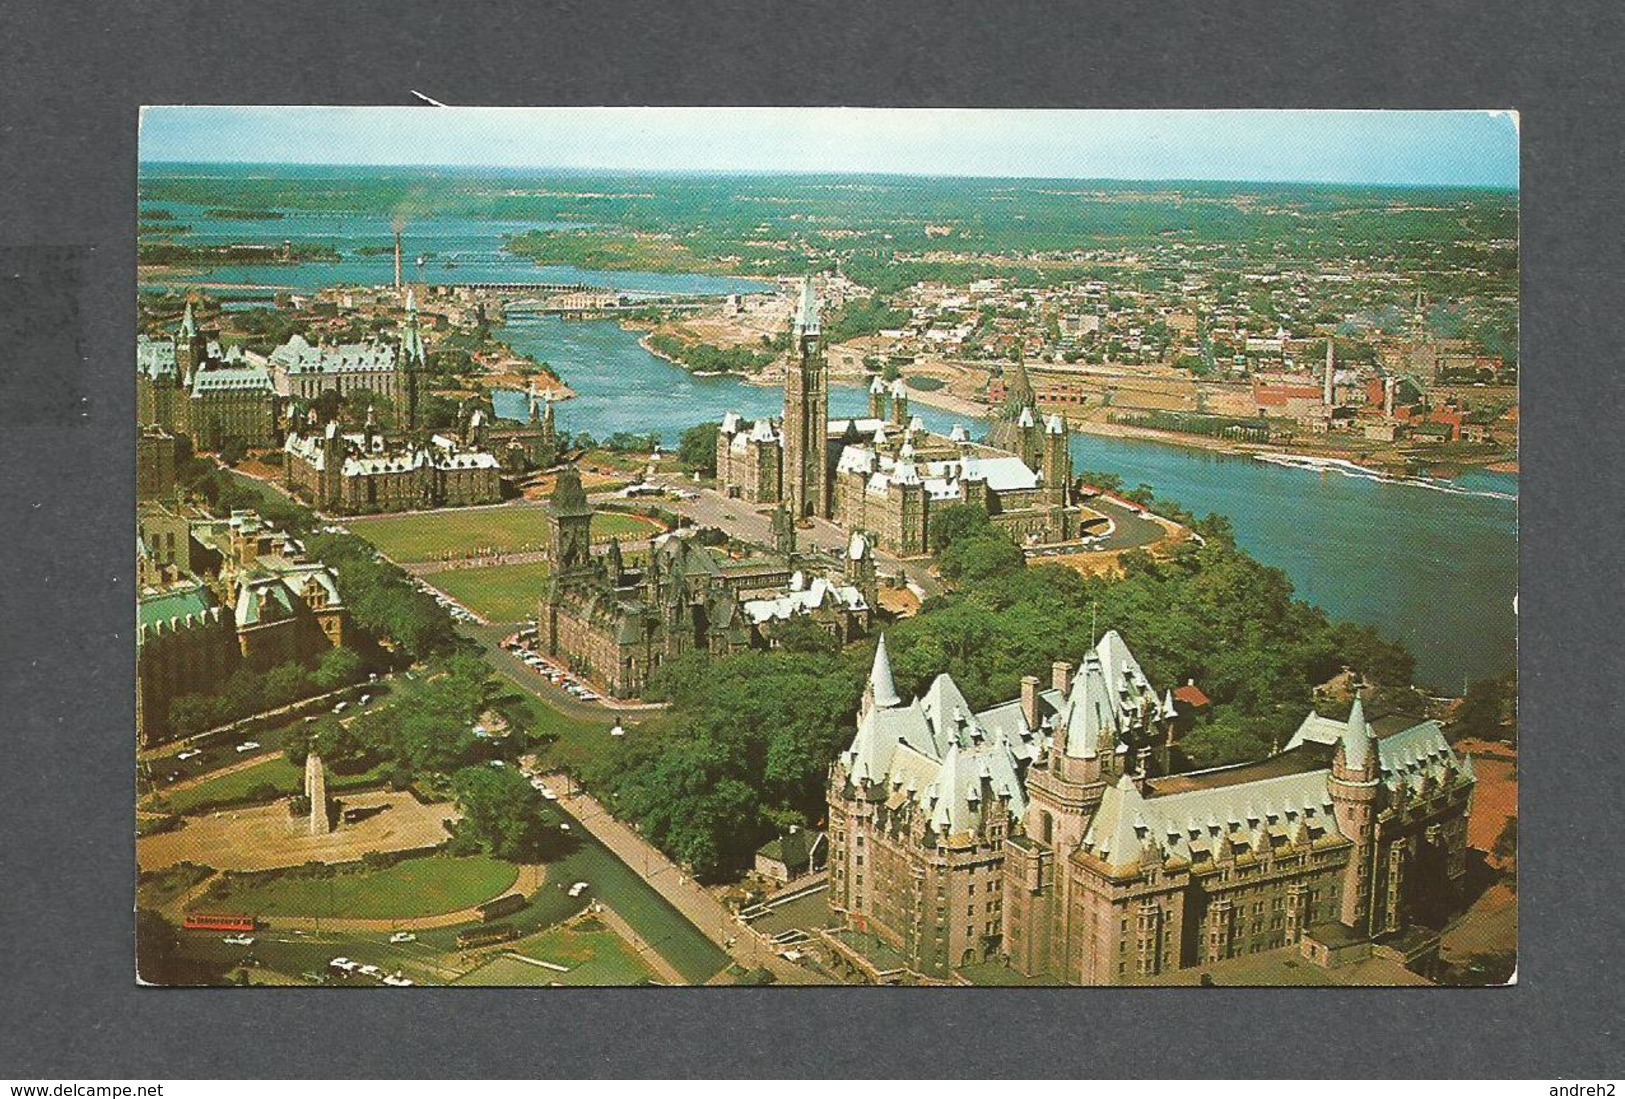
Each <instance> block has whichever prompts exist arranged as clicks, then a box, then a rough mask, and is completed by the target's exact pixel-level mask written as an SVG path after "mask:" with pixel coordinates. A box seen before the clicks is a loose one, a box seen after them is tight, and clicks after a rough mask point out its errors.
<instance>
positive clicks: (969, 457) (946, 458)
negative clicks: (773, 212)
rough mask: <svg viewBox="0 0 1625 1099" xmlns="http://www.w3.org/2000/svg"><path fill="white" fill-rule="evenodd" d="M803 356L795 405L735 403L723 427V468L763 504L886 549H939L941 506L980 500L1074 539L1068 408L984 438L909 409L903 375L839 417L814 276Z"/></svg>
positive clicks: (798, 328) (1038, 529) (1076, 516)
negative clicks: (1006, 438) (772, 412)
mask: <svg viewBox="0 0 1625 1099" xmlns="http://www.w3.org/2000/svg"><path fill="white" fill-rule="evenodd" d="M794 346H795V353H794V359H793V361H792V362H791V363H790V366H789V368H788V370H787V371H786V374H785V391H784V416H783V420H782V421H781V422H780V423H778V424H775V423H774V422H773V421H771V420H766V419H763V420H757V421H755V422H754V423H752V424H748V425H747V424H746V422H745V421H744V420H743V419H742V418H741V417H739V416H738V415H737V414H735V413H729V414H728V415H727V416H726V417H724V419H723V423H722V430H721V431H720V432H719V433H718V436H717V452H716V459H717V479H718V483H719V484H720V485H721V486H722V487H723V490H724V491H726V492H728V493H730V494H733V495H737V496H739V497H740V498H742V499H744V500H746V501H748V502H750V503H754V504H776V503H781V502H782V503H785V504H786V505H787V506H788V507H789V508H790V510H791V512H792V514H793V515H795V516H796V517H797V518H798V519H799V518H801V517H805V516H818V517H821V518H825V519H831V520H833V521H834V522H835V523H836V524H837V525H839V526H841V527H842V528H844V529H846V530H865V531H870V532H872V534H873V537H874V539H875V543H876V545H877V547H878V548H881V549H886V550H890V551H891V552H893V553H897V554H900V555H904V556H912V555H919V554H924V553H927V552H929V549H930V530H931V522H932V518H933V516H934V515H936V514H938V513H940V512H941V510H942V509H943V508H945V507H947V506H949V505H950V504H964V503H969V504H976V505H979V506H981V507H982V508H984V509H985V510H986V511H987V512H988V514H989V515H990V516H991V517H992V519H993V522H994V523H995V524H996V525H998V526H999V527H1001V528H1003V529H1004V530H1006V531H1008V532H1009V533H1010V535H1011V536H1012V537H1013V538H1014V539H1015V540H1016V541H1017V542H1020V543H1024V544H1032V543H1037V542H1062V541H1067V540H1069V539H1071V538H1074V537H1076V536H1077V535H1078V533H1079V529H1078V528H1079V524H1080V521H1081V516H1082V510H1081V509H1080V508H1079V507H1078V506H1077V503H1076V500H1075V498H1074V491H1073V483H1072V482H1073V472H1072V456H1071V448H1070V444H1071V432H1070V429H1069V428H1068V426H1067V424H1066V422H1065V420H1064V419H1063V418H1062V417H1060V416H1058V415H1057V416H1051V417H1049V418H1048V419H1047V420H1045V421H1044V422H1043V424H1042V425H1040V423H1039V421H1038V419H1037V418H1036V416H1035V414H1034V412H1033V410H1032V408H1031V407H1030V406H1029V407H1026V408H1025V409H1023V410H1022V412H1021V415H1020V419H1019V425H1018V426H1017V427H1015V428H1014V429H1012V431H1010V432H1008V433H1007V434H1009V435H1010V438H1011V440H1012V443H1013V445H1011V446H1007V447H998V446H983V445H978V444H976V443H973V442H972V441H971V439H970V436H969V434H968V433H967V432H966V431H965V430H964V429H963V428H959V427H956V428H955V429H954V430H953V432H952V434H950V435H949V436H941V435H935V434H932V433H930V432H928V431H926V430H925V426H924V424H923V423H922V422H921V421H920V419H919V417H917V416H910V415H909V411H908V391H907V388H906V387H905V386H904V385H903V382H902V380H901V379H898V380H897V381H895V382H893V383H892V385H891V386H890V387H889V388H888V387H887V386H886V385H885V384H884V383H883V382H882V381H881V380H880V379H879V378H878V377H877V378H875V380H874V382H873V383H872V384H871V386H870V409H869V412H870V415H869V416H868V417H865V418H858V419H840V420H831V419H830V418H829V382H828V374H827V370H826V368H825V361H824V349H823V344H822V337H821V335H820V325H819V320H818V309H817V303H816V300H815V298H814V296H813V291H812V283H811V281H810V280H809V281H807V282H805V283H804V284H803V286H802V298H801V306H800V309H799V310H798V312H797V316H796V321H795V328H794Z"/></svg>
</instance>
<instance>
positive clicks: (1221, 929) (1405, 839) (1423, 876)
mask: <svg viewBox="0 0 1625 1099" xmlns="http://www.w3.org/2000/svg"><path fill="white" fill-rule="evenodd" d="M1174 720H1175V710H1174V702H1173V698H1172V695H1171V694H1169V693H1164V694H1163V696H1162V698H1161V699H1160V700H1159V698H1158V693H1157V691H1156V690H1155V689H1154V688H1153V687H1152V685H1151V684H1150V683H1149V682H1148V681H1147V679H1146V677H1145V674H1144V672H1143V671H1142V670H1141V669H1140V666H1139V664H1138V662H1137V661H1136V660H1135V659H1134V657H1133V654H1132V653H1131V652H1130V651H1129V649H1128V646H1127V645H1126V644H1125V643H1124V642H1123V640H1122V638H1121V637H1120V636H1119V635H1118V634H1117V633H1116V632H1115V631H1113V632H1109V633H1107V634H1106V635H1105V636H1104V637H1103V638H1101V640H1100V641H1099V643H1098V644H1097V645H1096V646H1095V647H1094V648H1093V649H1091V650H1090V651H1089V652H1087V653H1086V654H1085V656H1084V660H1083V663H1082V665H1081V666H1080V667H1078V668H1077V669H1076V670H1074V669H1073V668H1072V667H1071V666H1070V665H1067V664H1057V665H1056V666H1055V667H1054V668H1053V669H1052V675H1051V682H1050V685H1049V686H1048V688H1047V689H1040V681H1039V679H1038V678H1037V677H1036V676H1028V677H1026V679H1024V680H1023V682H1022V690H1021V696H1020V697H1019V698H1016V699H1012V700H1010V701H1008V702H1005V703H1001V704H999V705H997V706H993V707H991V708H989V709H986V710H983V711H980V712H973V711H972V709H971V707H970V706H969V705H968V704H967V703H966V701H965V698H964V696H963V695H962V694H961V693H960V691H959V689H958V688H957V687H956V686H955V684H954V682H953V680H952V679H951V678H950V677H949V676H946V675H942V676H938V677H937V679H936V680H935V681H934V682H933V683H932V684H931V685H930V687H929V688H927V690H926V692H925V693H924V694H923V695H922V696H920V697H919V698H914V699H908V700H905V699H904V698H903V696H902V695H901V693H900V692H899V691H898V689H897V687H896V684H895V682H894V681H893V678H892V672H891V666H890V662H889V659H888V656H887V653H886V648H885V643H884V638H882V639H881V644H880V646H879V648H878V649H877V651H876V655H875V663H874V669H873V671H872V673H871V675H870V681H869V685H868V687H867V689H866V691H865V695H864V700H863V703H862V706H861V709H860V710H859V713H858V719H857V731H856V734H855V736H854V737H853V740H852V743H851V745H850V747H849V748H848V749H847V750H846V751H845V752H843V753H842V754H841V756H840V757H839V758H838V759H837V761H836V762H835V763H834V765H833V766H832V767H831V769H830V781H829V789H828V802H829V837H830V891H829V903H830V910H831V920H832V923H833V924H834V926H833V927H832V928H831V929H830V930H828V931H826V932H825V933H824V938H825V941H826V942H827V944H828V945H829V947H830V950H831V953H832V954H833V956H834V958H835V959H836V961H837V963H838V964H840V965H841V966H843V967H844V968H845V970H846V971H847V974H848V975H849V976H852V977H854V978H857V979H862V980H868V981H877V982H886V983H901V982H909V983H915V982H923V983H954V982H956V981H959V980H961V979H962V976H961V971H963V970H965V969H967V968H970V967H974V966H985V965H993V966H998V967H1004V968H1006V969H1008V970H1010V971H1013V974H1014V975H1015V976H1017V977H1020V978H1024V979H1029V980H1035V981H1039V982H1042V983H1052V984H1083V985H1094V984H1101V985H1110V984H1130V983H1144V982H1147V981H1151V980H1155V979H1157V978H1159V977H1163V976H1165V975H1167V974H1170V973H1174V972H1176V971H1178V970H1183V969H1192V968H1197V967H1207V966H1212V965H1216V964H1218V963H1221V962H1224V961H1226V960H1227V959H1234V958H1242V957H1245V956H1247V955H1256V954H1264V953H1268V952H1272V951H1282V952H1290V953H1291V954H1292V957H1294V958H1301V959H1302V963H1303V964H1308V965H1315V966H1323V967H1327V968H1332V967H1336V966H1339V965H1345V964H1352V963H1358V962H1359V961H1361V960H1363V959H1366V958H1370V957H1372V956H1373V954H1374V953H1381V952H1386V953H1383V954H1382V956H1384V957H1387V956H1394V957H1396V958H1397V959H1399V960H1400V961H1401V962H1402V963H1404V962H1410V961H1413V960H1414V959H1415V958H1416V957H1417V956H1418V946H1417V944H1418V943H1420V944H1422V946H1421V951H1422V952H1423V953H1425V951H1426V949H1427V948H1428V944H1429V943H1430V942H1431V944H1432V945H1433V947H1435V948H1436V944H1437V937H1436V936H1432V937H1431V939H1430V936H1429V932H1428V929H1430V928H1437V927H1439V926H1440V925H1441V924H1442V922H1443V920H1444V919H1445V917H1446V916H1447V915H1448V914H1449V913H1451V912H1452V911H1454V910H1455V909H1456V908H1457V907H1458V906H1459V904H1460V903H1461V901H1462V899H1463V898H1462V887H1463V884H1464V879H1465V875H1466V840H1467V815H1468V810H1469V808H1470V804H1471V799H1472V792H1473V787H1474V775H1473V770H1472V765H1471V761H1470V759H1469V758H1467V757H1465V756H1461V755H1458V754H1457V753H1456V752H1455V751H1454V750H1453V749H1452V748H1451V747H1450V745H1449V744H1447V743H1446V741H1445V739H1444V735H1443V732H1442V730H1441V728H1440V726H1439V724H1438V723H1437V722H1435V721H1424V722H1420V723H1415V722H1408V721H1403V720H1401V721H1386V722H1384V723H1382V724H1383V725H1384V728H1383V731H1381V732H1379V731H1378V729H1377V727H1375V726H1373V725H1372V724H1371V723H1369V722H1367V721H1366V718H1365V714H1364V709H1363V707H1362V705H1361V703H1360V701H1359V700H1358V699H1356V701H1355V703H1354V706H1353V709H1352V711H1351V713H1350V714H1349V716H1348V717H1347V719H1346V720H1335V719H1331V718H1325V717H1321V716H1319V715H1318V714H1314V713H1311V714H1310V715H1309V716H1308V717H1306V718H1305V719H1304V721H1303V723H1302V725H1301V727H1300V728H1299V729H1298V731H1297V733H1296V735H1294V736H1293V737H1292V739H1291V740H1290V741H1289V742H1288V743H1287V745H1286V746H1285V747H1284V748H1283V749H1282V750H1281V751H1280V752H1277V753H1276V754H1274V755H1271V756H1269V757H1267V758H1265V759H1263V760H1259V761H1256V762H1252V763H1245V764H1240V765H1236V766H1230V767H1220V768H1214V769H1211V770H1206V771H1197V772H1192V773H1186V774H1166V773H1162V767H1161V765H1160V764H1159V759H1165V758H1166V757H1165V756H1161V755H1160V753H1159V748H1160V747H1163V746H1166V745H1168V744H1170V743H1171V739H1172V736H1173V722H1174Z"/></svg>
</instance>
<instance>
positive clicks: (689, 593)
mask: <svg viewBox="0 0 1625 1099" xmlns="http://www.w3.org/2000/svg"><path fill="white" fill-rule="evenodd" d="M780 514H781V518H780V521H779V522H778V523H777V524H776V525H777V526H778V528H779V529H780V545H779V547H778V552H773V553H762V554H758V555H755V556H751V557H746V558H743V559H735V558H731V557H728V556H727V555H725V554H723V553H720V552H718V551H716V550H713V549H710V548H709V547H706V546H703V545H701V544H699V542H698V541H696V540H695V539H693V538H687V537H678V536H674V535H667V536H663V537H661V538H658V539H656V540H655V542H654V544H653V545H652V546H651V547H650V552H649V558H648V562H647V564H645V565H644V566H643V567H642V568H641V569H634V568H629V567H627V565H626V564H625V562H624V561H623V559H622V556H621V552H620V546H619V545H618V544H617V543H611V544H610V545H609V547H608V548H607V549H606V551H605V552H604V553H602V554H597V555H595V554H594V553H593V552H592V547H591V537H590V532H591V522H592V507H591V505H590V504H589V503H588V502H587V498H586V494H585V492H583V491H582V489H581V480H580V476H579V474H577V473H576V471H575V469H574V468H573V467H569V468H567V469H566V470H565V471H564V472H562V473H561V474H560V476H559V481H558V484H557V485H556V487H555V489H554V493H553V496H552V499H551V500H550V501H549V503H548V508H547V523H548V533H547V536H546V543H547V545H548V547H549V549H548V553H549V556H550V558H551V560H552V563H553V568H554V573H553V575H552V576H551V577H550V578H549V580H548V585H547V588H546V590H545V591H544V593H543V596H542V599H541V602H540V605H539V607H538V613H537V629H538V639H539V643H540V644H541V646H542V648H543V649H544V650H545V651H546V652H547V653H549V654H550V655H552V656H556V657H558V658H560V659H561V660H563V661H564V662H566V663H567V664H568V665H570V666H571V667H572V668H573V669H575V670H576V671H577V672H579V673H580V674H582V675H583V676H585V677H587V678H588V679H590V680H592V681H593V682H595V683H597V684H599V685H600V686H602V687H603V688H604V689H605V690H607V691H608V692H609V693H610V694H612V695H614V696H616V697H619V698H631V697H636V696H637V695H638V694H640V693H641V692H642V691H643V690H644V688H645V687H646V686H647V685H648V682H649V679H650V677H651V676H653V675H654V673H655V672H656V671H657V670H658V669H659V668H660V667H661V665H662V664H664V663H665V662H666V661H668V660H671V659H673V658H675V657H678V656H681V655H682V654H684V653H686V652H695V651H698V652H709V653H717V654H724V653H730V652H739V651H743V650H745V649H750V648H771V647H773V645H774V644H776V641H775V635H776V633H777V631H778V630H779V629H780V628H782V627H783V626H784V625H785V624H786V623H789V622H791V621H794V620H799V619H805V620H810V621H811V622H813V623H814V624H815V625H817V626H818V627H819V628H821V629H824V630H827V631H828V632H829V633H830V634H831V635H833V636H834V637H835V638H836V639H837V640H839V641H840V642H842V643H845V642H847V641H850V640H853V639H856V638H858V637H862V636H864V635H865V634H867V633H868V631H869V629H870V628H871V626H872V624H873V615H874V611H873V607H874V598H875V595H876V592H875V570H874V554H873V550H872V549H871V548H870V547H869V545H868V543H867V542H865V541H864V540H863V539H861V538H855V539H853V541H852V544H851V546H850V547H849V550H848V553H847V555H846V560H845V561H844V563H843V564H844V567H843V570H842V572H843V574H842V575H838V576H834V577H824V576H817V575H811V576H810V574H809V573H808V572H805V571H803V564H804V563H803V562H802V561H801V560H800V559H799V558H798V557H797V555H796V554H795V549H794V527H793V525H792V524H791V522H790V520H789V513H788V511H781V513H780ZM809 576H810V579H809Z"/></svg>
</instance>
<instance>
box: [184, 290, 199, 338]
mask: <svg viewBox="0 0 1625 1099" xmlns="http://www.w3.org/2000/svg"><path fill="white" fill-rule="evenodd" d="M181 335H182V336H195V335H197V318H196V317H194V316H192V299H191V298H187V299H186V312H185V313H183V314H182V315H181Z"/></svg>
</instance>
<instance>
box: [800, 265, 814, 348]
mask: <svg viewBox="0 0 1625 1099" xmlns="http://www.w3.org/2000/svg"><path fill="white" fill-rule="evenodd" d="M818 331H819V320H818V294H817V293H816V292H815V291H814V290H813V280H812V276H811V275H808V276H807V277H805V278H803V279H802V280H801V304H800V305H799V306H798V307H797V309H796V334H797V335H798V336H803V337H805V336H816V335H818Z"/></svg>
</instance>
